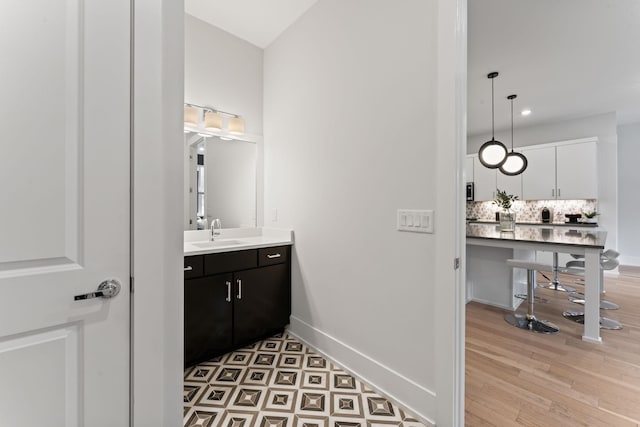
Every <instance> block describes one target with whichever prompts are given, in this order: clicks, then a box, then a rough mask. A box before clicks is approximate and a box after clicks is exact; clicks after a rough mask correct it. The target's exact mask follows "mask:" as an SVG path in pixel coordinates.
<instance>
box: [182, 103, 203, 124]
mask: <svg viewBox="0 0 640 427" xmlns="http://www.w3.org/2000/svg"><path fill="white" fill-rule="evenodd" d="M199 113H200V110H198V109H197V108H196V107H194V106H192V105H189V104H185V105H184V124H185V126H198V116H199V115H200V114H199Z"/></svg>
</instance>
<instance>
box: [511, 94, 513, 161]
mask: <svg viewBox="0 0 640 427" xmlns="http://www.w3.org/2000/svg"><path fill="white" fill-rule="evenodd" d="M511 152H512V153H513V98H511Z"/></svg>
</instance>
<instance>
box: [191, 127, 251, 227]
mask: <svg viewBox="0 0 640 427" xmlns="http://www.w3.org/2000/svg"><path fill="white" fill-rule="evenodd" d="M184 146H185V198H184V203H185V219H184V229H185V230H202V229H205V228H208V227H209V226H210V225H211V221H212V220H213V219H215V218H219V219H220V221H221V222H222V227H223V228H238V227H242V228H246V227H256V216H257V214H256V179H257V177H256V162H257V151H258V150H257V145H256V143H254V142H248V141H242V140H226V139H222V138H220V137H217V136H206V137H205V136H202V135H199V134H197V133H188V134H185V136H184ZM187 175H188V176H187Z"/></svg>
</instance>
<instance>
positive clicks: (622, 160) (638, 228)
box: [618, 123, 640, 266]
mask: <svg viewBox="0 0 640 427" xmlns="http://www.w3.org/2000/svg"><path fill="white" fill-rule="evenodd" d="M639 159H640V123H634V124H628V125H623V126H620V127H618V195H619V198H620V202H619V205H618V208H619V210H618V212H619V214H618V220H619V224H618V230H619V232H620V238H619V243H618V248H619V251H620V254H621V255H620V263H621V264H623V265H636V266H640V244H639V243H638V242H640V223H639V222H638V212H640V197H638V187H639V186H640V168H639V167H638V160H639Z"/></svg>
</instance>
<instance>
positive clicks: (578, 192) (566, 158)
mask: <svg viewBox="0 0 640 427" xmlns="http://www.w3.org/2000/svg"><path fill="white" fill-rule="evenodd" d="M596 149H597V148H596V143H595V142H587V143H581V144H571V145H560V146H558V147H557V148H556V159H557V160H556V164H557V171H558V172H557V173H558V175H557V189H558V193H557V197H558V199H596V198H598V175H597V173H596V171H597V165H596V161H597V160H596Z"/></svg>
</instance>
